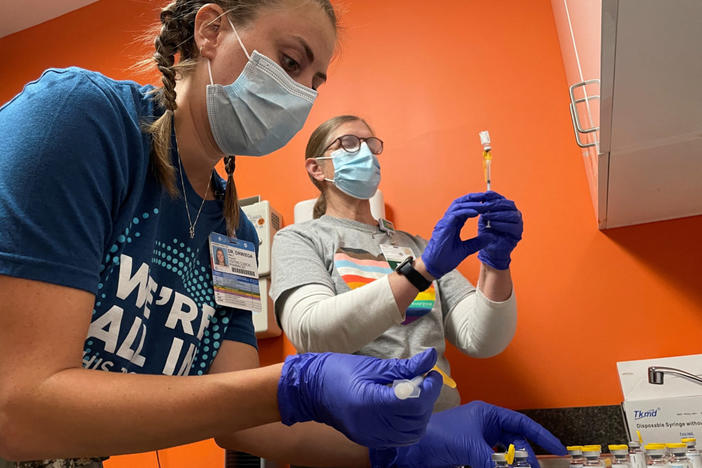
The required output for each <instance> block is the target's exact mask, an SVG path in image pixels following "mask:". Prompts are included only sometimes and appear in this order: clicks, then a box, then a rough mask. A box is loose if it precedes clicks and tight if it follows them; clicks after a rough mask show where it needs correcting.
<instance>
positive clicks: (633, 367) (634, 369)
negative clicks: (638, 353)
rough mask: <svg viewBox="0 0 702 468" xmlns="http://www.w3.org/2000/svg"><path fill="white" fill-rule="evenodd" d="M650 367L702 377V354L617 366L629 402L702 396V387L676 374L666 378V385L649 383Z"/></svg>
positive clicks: (627, 362) (621, 363) (666, 375)
mask: <svg viewBox="0 0 702 468" xmlns="http://www.w3.org/2000/svg"><path fill="white" fill-rule="evenodd" d="M650 366H665V367H675V368H676V369H680V370H683V371H686V372H689V373H690V374H694V375H698V376H702V354H692V355H689V356H674V357H667V358H658V359H642V360H639V361H623V362H618V363H617V370H618V371H619V383H620V384H621V386H622V393H623V394H624V399H625V400H627V401H638V400H654V399H658V398H675V397H687V396H696V395H702V384H700V383H697V382H694V381H692V380H689V379H686V378H684V377H680V376H677V375H674V374H669V373H665V374H664V375H663V382H664V383H663V385H655V384H650V383H648V368H649V367H650Z"/></svg>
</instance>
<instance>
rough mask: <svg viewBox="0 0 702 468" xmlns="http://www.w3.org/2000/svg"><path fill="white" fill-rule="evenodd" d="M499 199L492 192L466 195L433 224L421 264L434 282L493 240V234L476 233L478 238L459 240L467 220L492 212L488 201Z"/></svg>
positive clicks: (455, 201) (453, 203) (497, 195)
mask: <svg viewBox="0 0 702 468" xmlns="http://www.w3.org/2000/svg"><path fill="white" fill-rule="evenodd" d="M499 197H501V195H499V194H497V193H495V192H485V193H469V194H468V195H464V196H462V197H459V198H457V199H455V200H454V201H453V202H451V205H450V206H449V207H448V209H447V210H446V213H444V216H443V217H442V218H441V219H440V220H439V221H438V222H437V223H436V226H434V230H433V231H432V233H431V239H429V243H428V244H427V246H426V248H425V249H424V252H423V253H422V261H423V262H424V265H425V266H426V269H427V271H428V272H429V274H430V275H432V276H433V277H434V278H437V279H439V278H441V277H442V276H444V275H445V274H446V273H448V272H449V271H451V270H453V269H454V268H456V267H457V266H458V265H459V264H460V263H461V262H462V261H463V260H464V259H465V258H466V257H467V256H469V255H472V254H474V253H475V252H477V251H478V250H480V249H482V248H484V247H486V246H487V245H488V244H489V243H490V242H491V241H493V240H494V237H493V234H492V232H486V231H483V232H480V231H478V235H477V237H473V238H472V239H466V240H462V239H461V229H462V228H463V225H464V224H465V223H466V220H468V218H474V217H476V216H478V215H481V214H483V213H486V212H487V211H489V210H491V209H492V204H491V203H490V202H491V200H493V199H496V198H499Z"/></svg>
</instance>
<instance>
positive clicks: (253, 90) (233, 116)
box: [207, 18, 317, 156]
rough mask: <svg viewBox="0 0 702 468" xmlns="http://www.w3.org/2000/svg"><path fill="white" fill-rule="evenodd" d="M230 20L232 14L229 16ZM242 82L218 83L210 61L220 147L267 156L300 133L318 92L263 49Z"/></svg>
mask: <svg viewBox="0 0 702 468" xmlns="http://www.w3.org/2000/svg"><path fill="white" fill-rule="evenodd" d="M227 19H229V18H227ZM229 24H230V25H231V26H232V29H233V30H234V34H235V35H236V38H237V40H238V41H239V45H241V48H242V49H243V50H244V53H245V54H246V56H247V57H248V59H249V61H248V63H247V64H246V66H245V67H244V70H243V71H242V72H241V74H240V75H239V77H238V78H237V79H236V81H235V82H234V83H232V84H230V85H226V86H225V85H220V84H215V83H214V81H213V80H212V68H211V66H210V61H209V60H208V61H207V69H208V71H209V73H210V84H209V85H207V115H208V117H209V120H210V128H211V129H212V135H213V136H214V139H215V142H217V146H219V149H220V150H221V151H222V152H223V153H224V154H227V155H242V156H263V155H265V154H269V153H272V152H273V151H275V150H278V149H280V148H282V147H283V146H285V145H286V144H287V143H288V142H289V141H290V139H291V138H292V137H293V136H295V134H296V133H297V132H299V131H300V129H301V128H302V126H303V125H304V123H305V120H307V115H308V114H309V113H310V109H312V104H313V103H314V100H315V98H316V97H317V91H315V90H313V89H310V88H308V87H306V86H303V85H301V84H300V83H298V82H296V81H295V80H293V79H292V78H291V77H290V75H288V74H287V73H286V72H285V70H283V69H282V68H281V67H280V65H278V64H277V63H275V62H274V61H273V60H271V59H269V58H268V57H266V56H265V55H262V54H260V53H259V52H257V51H255V50H254V51H253V54H251V55H249V53H248V51H247V50H246V47H244V44H243V43H242V42H241V38H239V34H238V33H237V32H236V29H235V28H234V25H233V24H232V22H231V20H229Z"/></svg>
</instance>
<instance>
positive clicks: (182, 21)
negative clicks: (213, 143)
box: [145, 0, 337, 235]
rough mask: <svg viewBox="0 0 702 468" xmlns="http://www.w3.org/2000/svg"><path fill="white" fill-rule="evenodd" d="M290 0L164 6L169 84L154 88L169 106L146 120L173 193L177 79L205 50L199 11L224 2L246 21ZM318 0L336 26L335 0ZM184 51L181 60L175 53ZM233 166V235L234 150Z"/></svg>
mask: <svg viewBox="0 0 702 468" xmlns="http://www.w3.org/2000/svg"><path fill="white" fill-rule="evenodd" d="M283 1H284V0H211V1H202V0H200V1H196V0H176V1H173V2H170V3H169V4H168V5H166V6H165V7H164V8H163V9H162V10H161V15H160V19H161V27H160V31H159V32H158V35H157V36H156V39H155V40H154V46H155V49H156V50H155V52H154V55H153V60H154V61H155V62H156V66H157V67H158V70H159V71H160V72H161V75H162V77H161V81H162V83H163V86H162V87H161V88H158V89H156V90H155V92H154V100H155V101H156V102H157V103H158V104H159V105H160V106H161V107H162V108H164V109H165V112H164V113H163V114H162V115H161V116H160V117H159V118H158V119H156V120H154V121H153V122H149V123H147V124H146V125H145V131H146V132H147V133H149V134H150V135H151V138H152V142H153V144H152V146H151V156H150V161H151V167H152V170H153V171H154V173H155V175H156V177H157V178H158V180H159V182H160V183H161V184H162V185H163V186H164V187H165V188H166V190H167V191H168V193H169V194H170V195H171V196H173V197H176V196H178V195H179V190H178V188H177V186H176V172H175V167H174V166H173V164H172V162H171V157H170V156H171V132H172V127H173V115H174V112H175V110H176V109H177V107H178V106H177V104H176V92H175V85H176V80H177V79H179V78H180V77H183V76H185V75H187V74H188V73H190V72H191V71H192V70H193V69H194V68H195V65H196V64H197V59H198V57H199V51H198V50H197V47H196V44H195V38H194V32H195V16H196V15H197V12H198V11H199V10H200V8H201V7H202V6H204V5H206V4H208V3H215V4H217V5H219V6H220V7H221V8H222V9H223V10H224V11H226V12H227V14H229V15H230V17H231V20H232V22H233V23H234V24H236V25H237V26H239V25H244V24H246V23H248V22H250V21H252V20H253V19H255V18H256V15H257V13H258V11H259V9H260V8H261V7H264V6H268V5H276V4H280V3H282V2H283ZM311 1H313V2H315V3H316V4H318V5H319V6H320V7H321V8H322V9H323V10H324V12H325V13H326V14H327V16H328V17H329V19H330V20H331V22H332V25H333V26H334V28H335V29H336V27H337V20H336V14H335V12H334V8H333V6H332V5H331V3H330V2H329V0H311ZM176 54H177V55H178V63H175V56H176ZM224 165H225V169H226V171H227V189H226V193H225V197H224V218H225V220H226V225H227V234H228V235H232V234H233V233H234V231H235V230H236V228H237V226H238V225H239V200H238V197H237V193H236V185H235V184H234V177H233V174H234V167H235V161H234V157H233V156H227V157H225V158H224Z"/></svg>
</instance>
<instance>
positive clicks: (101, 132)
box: [0, 68, 258, 375]
mask: <svg viewBox="0 0 702 468" xmlns="http://www.w3.org/2000/svg"><path fill="white" fill-rule="evenodd" d="M152 89H153V88H152V87H150V86H141V85H139V84H137V83H134V82H131V81H115V80H112V79H109V78H107V77H105V76H104V75H101V74H99V73H96V72H91V71H87V70H82V69H79V68H69V69H65V70H57V69H50V70H47V71H46V72H44V74H43V75H42V76H41V77H40V78H39V79H38V80H37V81H34V82H31V83H29V84H28V85H27V86H25V88H24V90H23V91H22V92H21V93H20V94H18V95H17V96H15V97H14V98H13V99H12V100H11V101H9V102H8V103H7V104H5V105H4V106H3V107H1V108H0V129H1V131H0V274H3V275H9V276H14V277H20V278H26V279H31V280H38V281H44V282H47V283H54V284H58V285H63V286H69V287H72V288H78V289H82V290H85V291H89V292H91V293H93V294H95V305H94V309H93V312H92V320H91V324H90V330H89V332H88V336H87V338H86V341H85V345H84V351H83V366H84V367H86V368H89V369H99V370H105V371H111V372H135V373H140V374H167V375H188V374H190V375H192V374H203V373H206V372H207V370H208V369H209V367H210V364H211V363H212V360H213V359H214V357H215V356H216V355H217V351H218V349H219V348H220V346H221V343H222V341H223V340H233V341H239V342H242V343H247V344H250V345H251V346H256V337H255V335H254V328H253V322H252V319H251V313H250V312H249V311H243V310H238V309H231V308H226V307H220V306H217V305H216V304H215V302H214V295H213V289H212V274H211V266H210V265H211V260H210V249H209V243H208V236H209V234H210V233H211V232H218V233H225V232H226V229H225V223H224V218H223V215H222V205H223V201H221V200H208V201H205V203H204V205H203V206H202V212H201V214H200V217H199V219H198V221H197V224H196V226H195V238H194V239H191V238H190V235H189V233H188V227H189V224H188V219H187V216H186V212H185V202H184V200H183V198H182V197H176V198H173V197H171V196H170V195H169V194H168V193H167V192H166V191H165V189H164V188H163V186H162V185H161V184H160V183H159V182H158V180H157V179H156V177H155V176H154V173H153V170H152V168H151V166H150V164H149V152H150V149H151V137H150V135H149V134H147V133H144V132H143V131H142V128H143V125H144V123H145V122H148V121H151V120H153V119H154V118H155V117H158V116H159V115H160V114H161V112H162V110H160V109H159V108H158V106H156V105H155V104H154V103H153V101H152V99H151V95H149V94H148V93H149V91H151V90H152ZM173 158H174V159H173V161H174V163H175V167H176V171H178V165H177V162H176V161H177V159H176V158H177V156H176V152H175V150H174V151H173ZM184 175H185V174H184ZM176 177H177V179H176V180H177V182H178V186H180V178H179V176H178V173H177V172H176ZM213 179H214V180H215V183H216V185H218V187H217V190H219V191H223V190H224V181H223V180H222V179H221V178H220V177H219V176H216V177H214V178H213ZM184 181H185V190H186V194H187V200H188V203H189V207H190V213H191V216H192V217H193V219H194V217H195V215H196V213H197V212H198V209H199V208H200V203H201V202H202V198H201V197H200V196H198V195H197V193H196V192H195V191H194V190H193V188H192V187H191V186H190V183H189V182H188V180H187V177H184ZM240 219H241V222H240V223H239V227H238V229H237V230H236V235H237V237H238V238H239V239H243V240H247V241H251V242H254V245H256V246H258V238H257V236H256V231H255V229H254V227H253V225H252V224H251V222H250V221H249V220H248V219H247V218H246V216H245V215H244V214H243V212H242V213H241V216H240ZM25 312H26V313H27V314H49V313H52V311H51V310H28V311H25Z"/></svg>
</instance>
